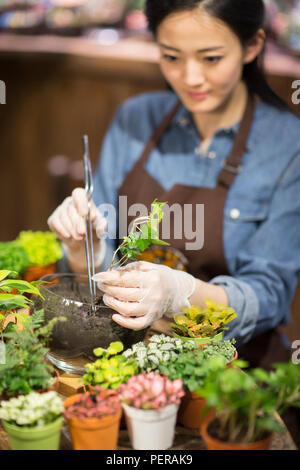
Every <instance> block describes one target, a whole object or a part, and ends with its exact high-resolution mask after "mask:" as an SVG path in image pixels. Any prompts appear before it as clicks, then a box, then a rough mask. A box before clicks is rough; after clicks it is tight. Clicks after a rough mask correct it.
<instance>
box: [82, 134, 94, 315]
mask: <svg viewBox="0 0 300 470" xmlns="http://www.w3.org/2000/svg"><path fill="white" fill-rule="evenodd" d="M83 163H84V184H85V191H86V194H87V199H88V215H87V217H86V219H85V253H86V263H87V269H88V278H89V288H90V295H91V305H92V310H94V311H95V310H96V305H95V300H96V282H95V281H93V279H92V277H93V276H94V274H95V262H94V247H93V226H92V222H91V199H92V194H93V189H94V187H93V179H92V167H91V160H90V155H89V138H88V136H87V135H84V136H83Z"/></svg>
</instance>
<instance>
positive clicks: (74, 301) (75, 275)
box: [39, 273, 110, 310]
mask: <svg viewBox="0 0 300 470" xmlns="http://www.w3.org/2000/svg"><path fill="white" fill-rule="evenodd" d="M63 277H70V278H72V277H73V278H75V277H81V278H85V279H86V280H87V281H88V275H87V274H84V273H52V274H44V276H42V277H41V278H40V279H39V280H40V281H46V282H47V279H49V278H50V279H51V278H54V279H55V278H63ZM40 288H43V289H45V290H46V291H47V292H48V293H49V294H51V295H54V296H55V297H58V298H60V299H63V298H64V297H63V296H62V295H60V294H57V293H55V292H53V291H52V290H51V289H49V288H48V287H47V286H46V285H45V284H41V285H40ZM98 290H99V292H102V291H101V290H100V289H98ZM69 300H70V302H73V303H74V304H76V305H78V306H81V305H82V306H87V307H91V303H86V302H80V301H79V300H74V299H69ZM102 308H106V309H107V308H110V307H107V305H97V310H98V309H102Z"/></svg>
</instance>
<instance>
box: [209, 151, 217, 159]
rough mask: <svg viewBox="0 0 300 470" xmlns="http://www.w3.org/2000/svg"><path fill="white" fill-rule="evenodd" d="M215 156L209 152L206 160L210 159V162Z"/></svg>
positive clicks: (214, 153)
mask: <svg viewBox="0 0 300 470" xmlns="http://www.w3.org/2000/svg"><path fill="white" fill-rule="evenodd" d="M216 156H217V154H216V152H209V153H208V158H210V159H211V160H213V159H214V158H216Z"/></svg>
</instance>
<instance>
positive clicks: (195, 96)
mask: <svg viewBox="0 0 300 470" xmlns="http://www.w3.org/2000/svg"><path fill="white" fill-rule="evenodd" d="M187 94H188V96H189V97H190V98H191V99H192V100H203V99H204V98H206V97H207V96H208V95H209V92H206V93H195V92H191V91H188V92H187Z"/></svg>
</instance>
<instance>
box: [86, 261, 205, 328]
mask: <svg viewBox="0 0 300 470" xmlns="http://www.w3.org/2000/svg"><path fill="white" fill-rule="evenodd" d="M93 279H94V280H95V281H96V282H97V283H98V284H97V285H98V288H99V289H100V290H102V291H103V292H104V293H105V295H104V296H103V302H104V303H105V304H106V305H107V306H108V307H111V308H112V309H114V310H116V311H117V312H118V314H115V315H113V316H112V319H113V320H114V321H115V322H116V323H118V324H119V325H121V326H123V327H125V328H131V329H134V330H141V329H143V328H146V327H147V326H149V325H151V324H152V323H153V322H155V321H156V320H159V319H160V318H161V317H162V316H163V315H168V316H170V317H172V316H173V315H176V314H178V313H180V312H181V309H182V308H184V307H190V303H189V300H188V299H189V298H190V297H191V295H192V294H193V293H194V290H195V287H196V280H195V278H194V277H193V276H192V275H191V274H188V273H186V272H183V271H178V270H176V269H172V268H169V267H168V266H165V265H161V264H153V263H148V262H146V261H137V262H134V263H130V264H128V266H125V267H122V268H118V269H114V270H112V271H107V272H101V273H98V274H96V275H95V276H94V277H93ZM130 317H137V318H130Z"/></svg>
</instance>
